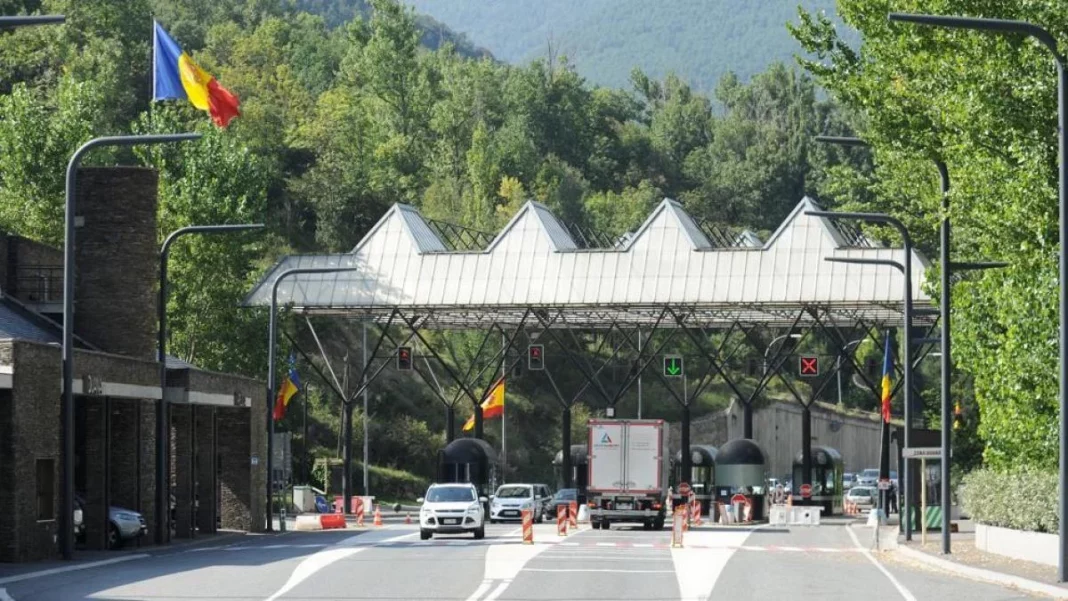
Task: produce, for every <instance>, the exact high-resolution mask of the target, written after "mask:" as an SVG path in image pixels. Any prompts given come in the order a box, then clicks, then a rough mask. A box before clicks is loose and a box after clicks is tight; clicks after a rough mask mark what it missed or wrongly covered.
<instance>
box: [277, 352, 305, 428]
mask: <svg viewBox="0 0 1068 601" xmlns="http://www.w3.org/2000/svg"><path fill="white" fill-rule="evenodd" d="M298 392H300V376H298V375H297V361H296V359H295V358H294V357H293V355H289V373H287V374H286V379H285V380H283V381H282V386H281V387H280V388H279V389H278V396H277V397H275V399H274V421H278V420H280V419H282V418H283V417H285V416H286V407H288V406H289V401H290V399H292V398H293V397H294V396H296V394H297V393H298Z"/></svg>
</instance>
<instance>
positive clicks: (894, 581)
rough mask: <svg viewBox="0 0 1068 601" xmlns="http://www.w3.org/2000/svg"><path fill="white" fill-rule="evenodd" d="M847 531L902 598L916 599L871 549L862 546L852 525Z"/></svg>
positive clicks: (911, 600)
mask: <svg viewBox="0 0 1068 601" xmlns="http://www.w3.org/2000/svg"><path fill="white" fill-rule="evenodd" d="M876 528H878V526H876ZM846 532H848V533H849V538H851V539H853V544H854V545H856V546H857V550H858V551H860V552H861V553H863V554H864V557H867V558H868V561H870V562H871V563H872V565H874V566H875V567H876V568H879V571H880V572H882V573H883V575H884V576H886V578H887V580H889V581H890V584H892V585H894V588H896V589H897V592H898V593H900V594H901V598H902V599H904V600H905V601H916V597H914V596H913V594H912V593H910V592H909V589H907V588H905V585H903V584H901V583H900V582H898V579H897V578H894V575H893V574H891V573H890V570H887V569H886V568H885V567H884V566H883V564H881V563H879V560H878V559H875V556H874V555H872V554H871V551H869V550H867V549H866V548H864V547H863V546H861V544H860V541H859V540H858V539H857V535H856V534H854V533H853V529H852V528H851V527H849V526H846Z"/></svg>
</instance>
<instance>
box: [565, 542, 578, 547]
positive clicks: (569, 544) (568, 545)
mask: <svg viewBox="0 0 1068 601" xmlns="http://www.w3.org/2000/svg"><path fill="white" fill-rule="evenodd" d="M560 546H561V547H577V546H579V544H578V543H560Z"/></svg>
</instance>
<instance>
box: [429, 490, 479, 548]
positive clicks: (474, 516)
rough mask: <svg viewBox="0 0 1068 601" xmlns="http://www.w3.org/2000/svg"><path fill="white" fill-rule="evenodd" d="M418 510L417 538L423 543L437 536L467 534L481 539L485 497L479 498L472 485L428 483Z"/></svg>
mask: <svg viewBox="0 0 1068 601" xmlns="http://www.w3.org/2000/svg"><path fill="white" fill-rule="evenodd" d="M417 502H418V503H421V504H422V505H423V507H422V509H420V510H419V538H421V539H422V540H427V539H428V538H430V537H431V536H434V533H435V532H439V533H459V532H471V533H473V534H474V535H475V538H476V539H481V538H485V536H486V526H485V517H486V516H485V511H484V510H483V508H482V504H483V503H485V502H486V497H479V496H478V491H477V490H475V485H473V484H431V485H430V488H429V489H427V491H426V497H425V498H419V499H418V501H417Z"/></svg>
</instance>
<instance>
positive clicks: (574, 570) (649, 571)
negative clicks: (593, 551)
mask: <svg viewBox="0 0 1068 601" xmlns="http://www.w3.org/2000/svg"><path fill="white" fill-rule="evenodd" d="M523 571H524V572H607V573H610V574H674V573H675V570H611V569H608V568H603V569H597V568H559V569H555V568H523Z"/></svg>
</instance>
